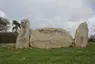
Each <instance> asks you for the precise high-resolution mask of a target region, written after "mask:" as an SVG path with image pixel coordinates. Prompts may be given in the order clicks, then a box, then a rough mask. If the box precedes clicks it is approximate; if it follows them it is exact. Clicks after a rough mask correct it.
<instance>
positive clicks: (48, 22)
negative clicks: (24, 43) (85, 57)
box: [1, 0, 94, 35]
mask: <svg viewBox="0 0 95 64" xmlns="http://www.w3.org/2000/svg"><path fill="white" fill-rule="evenodd" d="M1 1H5V0H1ZM89 1H90V3H89ZM92 1H93V0H8V1H7V0H6V2H7V3H6V4H7V5H9V6H4V5H3V4H2V5H3V6H4V9H5V10H6V12H7V14H8V16H9V17H11V18H13V17H14V18H18V19H19V18H22V17H23V16H25V15H26V16H28V18H29V19H30V20H31V27H32V28H42V27H58V28H64V29H66V30H68V31H70V33H71V34H72V35H74V33H75V30H76V28H77V27H78V26H79V24H80V23H81V22H83V20H87V19H89V20H90V21H89V22H88V21H87V22H88V24H89V28H90V33H92V32H93V30H91V29H93V27H92V24H93V22H94V20H91V19H92V18H93V16H94V10H92V9H91V8H90V7H89V5H90V4H92ZM91 17H92V18H91Z"/></svg>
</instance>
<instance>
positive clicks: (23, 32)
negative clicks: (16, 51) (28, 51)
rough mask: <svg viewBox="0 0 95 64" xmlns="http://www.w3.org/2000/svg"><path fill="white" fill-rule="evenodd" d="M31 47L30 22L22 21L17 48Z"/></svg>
mask: <svg viewBox="0 0 95 64" xmlns="http://www.w3.org/2000/svg"><path fill="white" fill-rule="evenodd" d="M27 47H29V20H28V19H23V20H21V29H20V32H19V34H18V37H17V40H16V48H27Z"/></svg>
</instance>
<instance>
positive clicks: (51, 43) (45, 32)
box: [30, 28, 73, 49]
mask: <svg viewBox="0 0 95 64" xmlns="http://www.w3.org/2000/svg"><path fill="white" fill-rule="evenodd" d="M72 41H73V38H72V36H71V35H70V34H69V32H68V31H66V30H64V29H59V28H42V29H36V30H33V31H32V34H31V39H30V46H31V47H35V48H44V49H49V48H61V47H69V46H70V45H71V44H72Z"/></svg>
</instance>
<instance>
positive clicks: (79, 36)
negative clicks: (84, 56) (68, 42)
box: [75, 22, 88, 47]
mask: <svg viewBox="0 0 95 64" xmlns="http://www.w3.org/2000/svg"><path fill="white" fill-rule="evenodd" d="M87 43H88V25H87V23H86V22H84V23H81V24H80V25H79V27H78V29H77V30H76V34H75V46H76V47H86V45H87Z"/></svg>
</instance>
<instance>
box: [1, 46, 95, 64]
mask: <svg viewBox="0 0 95 64" xmlns="http://www.w3.org/2000/svg"><path fill="white" fill-rule="evenodd" d="M0 64H95V44H90V45H89V46H88V47H86V48H59V49H50V50H45V49H34V48H33V49H32V48H28V49H19V50H16V49H15V48H11V47H0Z"/></svg>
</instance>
